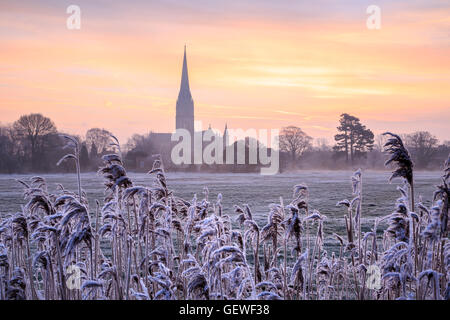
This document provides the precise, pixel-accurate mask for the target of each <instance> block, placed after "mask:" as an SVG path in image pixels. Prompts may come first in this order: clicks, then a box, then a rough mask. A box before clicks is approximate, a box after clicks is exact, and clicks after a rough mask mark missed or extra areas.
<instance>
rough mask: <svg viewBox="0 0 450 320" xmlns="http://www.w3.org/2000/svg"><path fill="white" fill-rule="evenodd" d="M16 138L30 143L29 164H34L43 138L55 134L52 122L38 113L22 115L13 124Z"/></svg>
mask: <svg viewBox="0 0 450 320" xmlns="http://www.w3.org/2000/svg"><path fill="white" fill-rule="evenodd" d="M13 128H14V130H15V131H16V134H17V136H18V137H21V138H24V139H26V140H28V141H29V142H30V146H31V164H32V166H34V165H35V164H36V160H37V159H36V154H37V152H38V150H39V148H40V147H41V146H42V143H43V138H44V137H46V136H48V135H50V134H54V133H56V127H55V124H54V123H53V121H52V120H50V119H49V118H47V117H44V116H43V115H42V114H40V113H32V114H29V115H24V116H21V117H20V118H19V120H17V121H16V122H14V124H13Z"/></svg>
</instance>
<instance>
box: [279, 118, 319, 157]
mask: <svg viewBox="0 0 450 320" xmlns="http://www.w3.org/2000/svg"><path fill="white" fill-rule="evenodd" d="M311 141H312V138H311V137H310V136H308V135H307V134H306V133H305V132H303V130H302V129H300V128H299V127H295V126H289V127H284V128H283V129H281V132H280V150H281V151H284V152H288V153H290V155H291V159H292V161H295V160H296V159H297V158H298V157H300V156H301V155H302V154H303V153H304V152H305V151H306V150H307V149H308V148H310V147H311V146H312V144H311Z"/></svg>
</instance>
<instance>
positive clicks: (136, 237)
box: [0, 134, 450, 300]
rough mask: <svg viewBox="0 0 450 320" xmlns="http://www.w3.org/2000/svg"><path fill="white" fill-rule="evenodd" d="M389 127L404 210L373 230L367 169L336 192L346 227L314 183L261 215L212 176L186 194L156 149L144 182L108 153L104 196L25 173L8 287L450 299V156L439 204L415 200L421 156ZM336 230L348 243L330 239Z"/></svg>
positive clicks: (101, 295)
mask: <svg viewBox="0 0 450 320" xmlns="http://www.w3.org/2000/svg"><path fill="white" fill-rule="evenodd" d="M390 135H391V136H392V137H393V138H392V139H390V140H388V142H387V145H386V147H387V151H388V153H390V154H391V158H390V159H389V161H388V162H394V163H396V165H397V167H396V171H395V172H394V177H396V176H398V177H401V178H404V179H405V185H404V186H402V187H399V188H398V191H399V193H400V197H399V199H398V201H397V203H396V204H395V206H393V207H394V212H393V213H391V214H388V213H386V216H385V217H383V218H381V219H377V220H375V222H374V227H373V228H372V229H371V230H369V231H368V232H363V230H362V229H361V220H362V218H363V217H364V212H363V210H362V202H363V189H362V187H363V184H362V177H363V173H362V172H361V171H360V170H358V171H356V172H355V173H354V175H353V176H352V177H351V182H352V193H351V194H352V197H353V198H352V199H351V200H342V201H340V202H339V203H338V205H342V206H343V207H344V208H345V211H344V212H343V215H344V217H345V230H346V231H345V234H337V233H334V234H332V235H326V234H324V233H325V232H324V225H325V224H326V223H327V217H326V216H325V215H324V214H323V213H321V212H319V211H318V210H316V209H314V208H311V207H310V205H309V201H308V200H309V197H310V196H311V195H310V192H309V189H308V187H307V186H306V185H303V184H299V185H296V186H294V188H293V196H292V199H291V200H290V201H289V202H288V203H287V202H286V200H285V199H282V198H280V201H279V203H274V204H271V205H270V207H269V208H268V212H267V222H266V224H265V225H258V223H257V222H256V221H255V220H254V213H253V212H252V210H251V208H250V207H249V206H248V205H245V204H242V205H236V206H235V207H234V210H232V211H231V212H232V213H230V214H226V213H227V212H228V211H227V210H226V209H229V208H223V207H222V195H221V194H219V196H218V197H217V199H210V197H209V192H208V190H207V189H206V188H205V190H204V194H203V197H202V198H197V196H196V195H194V196H193V198H192V199H191V200H185V199H182V198H179V197H177V196H176V195H175V194H174V193H173V192H172V191H171V190H170V189H169V186H168V185H167V183H166V174H165V172H164V168H163V164H162V162H161V159H160V157H158V156H156V159H155V162H154V165H153V168H152V169H151V170H150V172H149V174H150V176H151V177H152V180H151V181H152V183H149V184H148V185H144V186H138V185H135V184H134V183H133V182H132V180H131V179H130V178H129V177H128V176H127V172H126V170H125V168H124V165H123V162H122V158H121V154H120V149H119V152H118V153H117V154H109V155H105V156H103V162H104V165H103V167H102V168H100V169H99V174H100V175H102V176H103V178H104V180H105V196H104V199H103V205H101V204H100V202H99V201H97V205H96V207H95V208H89V204H88V201H87V197H86V194H85V192H84V191H83V190H82V189H81V180H78V181H79V183H80V184H79V185H80V187H79V190H78V192H77V193H72V192H71V191H68V190H66V189H64V187H63V186H59V187H58V189H57V191H56V192H55V193H50V192H49V191H48V189H47V185H46V183H45V180H44V179H43V178H40V177H33V178H32V179H31V180H30V181H20V182H21V183H22V185H23V186H24V197H25V200H26V204H25V205H24V206H23V208H22V211H21V212H17V213H13V214H10V215H9V216H6V217H5V218H3V219H2V220H1V222H0V299H2V300H3V299H118V300H120V299H132V300H150V299H155V300H158V299H227V300H228V299H296V300H297V299H299V300H306V299H308V300H316V299H361V300H366V299H369V300H378V299H438V300H439V299H449V298H450V241H449V238H448V227H449V222H448V220H449V219H448V208H449V194H450V192H449V178H450V165H449V161H450V159H449V160H447V162H446V163H445V167H444V175H443V177H442V183H441V184H440V185H439V186H438V187H437V190H436V192H435V194H434V197H433V204H432V206H431V207H426V206H425V205H424V204H422V203H418V205H417V208H418V210H417V211H414V201H413V199H412V197H414V195H413V192H409V191H411V190H408V188H409V189H412V188H413V171H412V162H411V161H410V157H409V153H408V152H407V150H406V148H404V146H403V144H402V142H401V139H400V138H399V137H398V136H396V135H393V134H390ZM66 139H67V140H68V141H69V144H70V145H69V146H70V147H72V148H73V149H74V153H73V154H70V155H68V156H66V157H64V158H63V159H62V160H66V159H74V160H75V162H77V161H78V151H77V142H76V140H74V139H71V138H70V137H67V138H66ZM113 143H114V145H115V146H116V147H119V144H118V141H117V139H114V142H113ZM349 191H350V190H349ZM349 193H350V192H349ZM381 221H384V222H386V223H387V228H386V230H384V231H382V230H378V229H379V228H378V224H379V222H381ZM326 236H331V237H333V238H335V239H336V241H337V242H338V243H339V250H338V252H329V251H327V250H325V249H324V247H323V243H324V238H325V237H326ZM70 270H72V271H73V270H77V271H79V272H74V273H72V274H71V273H70V272H69V271H70ZM374 270H375V271H377V270H379V273H377V272H373V271H374Z"/></svg>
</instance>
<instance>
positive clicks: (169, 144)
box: [138, 46, 270, 172]
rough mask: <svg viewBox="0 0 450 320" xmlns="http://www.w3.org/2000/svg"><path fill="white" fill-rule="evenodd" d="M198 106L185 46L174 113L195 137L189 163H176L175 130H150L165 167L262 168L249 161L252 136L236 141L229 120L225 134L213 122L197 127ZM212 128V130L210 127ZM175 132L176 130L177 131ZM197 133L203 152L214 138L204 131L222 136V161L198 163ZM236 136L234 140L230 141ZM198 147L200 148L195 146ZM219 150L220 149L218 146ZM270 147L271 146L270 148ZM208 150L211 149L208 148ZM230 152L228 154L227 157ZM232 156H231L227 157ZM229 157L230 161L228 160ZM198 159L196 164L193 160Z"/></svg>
mask: <svg viewBox="0 0 450 320" xmlns="http://www.w3.org/2000/svg"><path fill="white" fill-rule="evenodd" d="M194 123H195V109H194V100H193V99H192V94H191V89H190V87H189V74H188V66H187V58H186V46H185V47H184V55H183V66H182V69H181V83H180V91H179V93H178V98H177V102H176V115H175V129H176V130H178V129H184V130H187V131H188V132H189V133H190V135H191V137H192V139H191V160H190V162H189V163H188V164H175V163H174V162H173V161H172V158H171V153H172V149H173V148H174V146H176V145H177V143H178V141H172V133H156V132H151V133H150V135H149V138H150V141H151V145H152V152H153V153H156V154H160V155H161V157H162V160H163V164H164V166H165V168H167V169H171V170H179V169H180V170H200V169H202V170H212V171H215V172H220V171H221V172H252V171H255V170H257V169H258V168H259V165H256V164H252V163H250V162H249V157H250V155H249V141H250V140H249V139H250V138H248V137H247V138H244V139H243V140H240V141H234V140H235V137H234V135H233V134H231V133H232V132H231V131H230V132H229V131H228V128H227V124H226V123H225V129H224V131H223V134H222V135H220V134H218V133H214V131H212V129H211V125H210V126H209V128H208V129H207V130H206V131H205V130H203V131H201V132H200V131H197V132H196V131H195V126H194ZM210 130H211V131H210ZM174 132H175V131H174ZM194 133H195V135H196V136H198V135H199V134H201V137H202V139H201V142H200V147H201V151H202V154H203V151H205V150H207V149H206V147H207V146H208V145H209V144H210V141H211V140H208V139H206V138H205V140H208V141H207V142H205V141H203V140H204V139H203V138H204V137H205V134H206V133H208V134H207V137H213V138H212V139H213V141H218V140H219V141H220V140H221V144H220V145H221V146H222V148H223V149H222V151H223V152H222V156H223V159H222V160H223V161H220V162H215V163H214V164H203V162H202V164H198V163H196V162H194V151H193V150H194V145H195V142H194V141H193V140H194V139H193V137H194ZM229 140H233V141H229ZM256 143H257V144H259V141H257V140H256ZM238 145H241V146H243V148H244V150H243V151H244V152H245V155H244V158H245V159H244V160H245V161H244V164H242V163H238V162H239V161H238V160H237V151H238ZM196 150H197V149H196ZM219 150H220V149H219ZM269 150H270V148H269ZM208 151H209V150H208ZM227 155H228V156H229V157H227ZM213 156H214V157H215V158H216V159H220V158H222V157H221V154H220V152H219V153H218V154H217V157H216V154H215V151H214V152H213ZM228 158H230V159H231V160H230V159H228ZM228 160H230V161H231V162H229V161H228ZM193 163H196V164H193ZM138 167H139V168H140V169H144V167H146V165H145V163H144V162H141V161H140V162H139V165H138Z"/></svg>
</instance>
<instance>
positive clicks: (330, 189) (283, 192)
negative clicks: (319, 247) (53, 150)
mask: <svg viewBox="0 0 450 320" xmlns="http://www.w3.org/2000/svg"><path fill="white" fill-rule="evenodd" d="M351 175H352V172H351V171H301V172H298V173H286V174H279V175H275V176H261V175H259V174H207V173H167V183H168V188H169V189H171V190H173V191H174V193H175V195H177V196H180V197H182V198H184V199H186V200H191V199H192V198H193V196H194V194H197V197H198V198H199V199H201V198H203V188H204V187H207V188H208V189H209V192H210V194H209V197H210V200H211V201H212V202H214V201H215V199H216V197H217V195H218V193H222V196H223V201H222V203H223V207H224V214H228V215H230V216H231V217H232V220H234V218H235V217H236V215H235V214H234V211H233V205H243V204H249V206H250V207H251V209H252V211H253V213H254V216H255V220H256V222H257V223H258V224H259V225H260V226H263V225H264V224H265V223H266V220H267V215H268V213H269V211H270V210H269V207H268V206H269V204H271V203H279V201H280V200H279V197H280V196H281V197H283V199H284V202H285V204H288V203H289V202H290V201H291V200H292V187H293V186H294V185H296V184H299V183H301V184H306V185H307V186H308V187H309V190H310V207H311V209H317V210H319V211H320V212H321V214H323V215H325V216H326V217H327V220H326V221H325V222H324V231H325V234H326V235H327V237H326V238H325V239H324V240H325V248H326V249H330V248H332V247H335V245H337V241H336V239H335V238H332V237H331V234H332V233H333V232H336V233H338V234H340V235H341V236H344V235H345V221H344V215H345V214H346V212H347V211H346V210H345V209H344V208H342V207H336V203H337V202H338V201H340V200H342V199H351V198H352V195H351V183H350V176H351ZM389 175H390V172H389V171H387V170H386V171H363V204H362V209H363V211H362V212H363V214H362V229H363V231H367V230H368V229H369V228H372V227H373V222H374V219H375V218H376V217H378V218H380V217H383V216H386V215H388V214H390V213H392V212H393V211H394V209H395V201H396V199H397V198H398V197H399V192H398V191H396V187H397V185H399V184H400V183H401V181H400V180H394V181H393V182H392V183H391V184H389V182H388V178H389ZM32 176H33V175H0V214H1V215H2V216H4V215H5V214H8V213H15V212H17V211H20V206H21V205H24V204H25V203H26V201H25V200H24V199H23V188H22V185H20V184H19V183H18V182H17V181H16V179H22V180H28V179H29V178H31V177H32ZM128 176H129V177H130V178H131V179H132V181H133V182H134V184H135V185H136V186H138V185H140V186H150V185H151V184H152V182H153V178H152V177H151V176H149V175H147V174H141V173H129V174H128ZM42 177H44V178H45V179H46V181H47V183H48V186H49V188H50V190H49V191H54V190H55V189H56V185H57V184H59V183H61V184H63V185H64V187H65V188H66V189H69V190H71V191H74V192H76V190H77V179H76V175H75V174H46V175H42ZM440 177H441V173H440V172H438V171H436V172H416V173H415V183H416V188H417V192H416V199H417V200H420V198H423V203H424V204H425V205H427V206H428V205H430V199H431V197H432V194H433V190H434V189H435V188H434V186H435V185H436V184H439V182H440ZM81 181H82V187H83V189H84V190H85V191H86V193H87V195H88V198H89V205H90V211H91V212H93V210H94V209H95V202H94V201H95V199H98V200H99V201H100V203H102V201H103V190H104V187H103V179H102V177H101V176H98V175H96V174H95V173H84V174H82V176H81ZM102 204H103V203H102ZM380 226H383V224H381V225H380ZM381 229H384V228H380V230H379V231H381Z"/></svg>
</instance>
